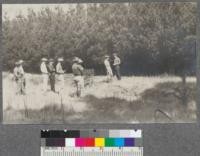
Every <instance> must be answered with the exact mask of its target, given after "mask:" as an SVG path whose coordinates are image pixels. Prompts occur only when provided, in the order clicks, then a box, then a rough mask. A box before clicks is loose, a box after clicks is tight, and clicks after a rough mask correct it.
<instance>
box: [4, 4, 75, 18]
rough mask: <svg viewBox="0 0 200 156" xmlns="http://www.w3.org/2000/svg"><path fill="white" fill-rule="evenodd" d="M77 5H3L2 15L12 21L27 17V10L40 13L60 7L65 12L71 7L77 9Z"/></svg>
mask: <svg viewBox="0 0 200 156" xmlns="http://www.w3.org/2000/svg"><path fill="white" fill-rule="evenodd" d="M75 5H76V4H3V5H2V15H3V16H4V15H5V14H7V16H8V17H9V18H10V19H12V18H14V17H15V16H16V15H19V14H22V15H25V16H26V15H27V10H28V9H29V8H30V9H33V10H34V11H35V12H38V11H40V10H41V9H42V8H46V7H49V8H52V9H54V8H55V7H57V6H59V7H61V8H62V9H63V10H68V9H69V8H70V7H75Z"/></svg>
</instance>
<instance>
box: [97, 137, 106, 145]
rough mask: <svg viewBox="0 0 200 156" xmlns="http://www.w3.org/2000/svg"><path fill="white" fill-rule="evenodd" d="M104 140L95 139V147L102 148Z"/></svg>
mask: <svg viewBox="0 0 200 156" xmlns="http://www.w3.org/2000/svg"><path fill="white" fill-rule="evenodd" d="M104 146H105V139H104V138H95V147H104Z"/></svg>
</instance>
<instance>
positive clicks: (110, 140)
mask: <svg viewBox="0 0 200 156" xmlns="http://www.w3.org/2000/svg"><path fill="white" fill-rule="evenodd" d="M105 146H106V147H113V146H115V139H114V138H105Z"/></svg>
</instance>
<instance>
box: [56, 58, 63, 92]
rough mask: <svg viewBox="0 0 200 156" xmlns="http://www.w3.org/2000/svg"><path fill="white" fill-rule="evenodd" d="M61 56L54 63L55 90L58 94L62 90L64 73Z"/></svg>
mask: <svg viewBox="0 0 200 156" xmlns="http://www.w3.org/2000/svg"><path fill="white" fill-rule="evenodd" d="M63 61H64V60H63V58H58V63H57V65H56V74H57V81H58V83H57V86H58V87H57V88H58V89H57V91H58V93H59V94H60V93H61V92H62V90H63V89H64V84H65V83H64V73H65V71H64V70H63V67H62V62H63Z"/></svg>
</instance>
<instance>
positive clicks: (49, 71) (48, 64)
mask: <svg viewBox="0 0 200 156" xmlns="http://www.w3.org/2000/svg"><path fill="white" fill-rule="evenodd" d="M113 58H114V59H113V61H111V60H110V57H109V56H108V55H106V56H105V60H104V65H105V68H106V72H107V80H108V82H109V81H111V80H112V78H113V76H114V74H113V70H112V67H113V69H114V72H115V75H116V77H117V79H118V80H121V74H120V64H121V61H120V58H119V57H118V56H117V54H116V53H114V54H113ZM63 61H64V59H63V58H62V57H60V58H58V59H57V61H55V60H54V59H52V58H50V59H47V58H42V59H41V64H40V71H41V73H42V84H43V85H42V90H43V92H47V90H48V82H49V84H50V88H51V91H53V92H55V93H58V94H61V93H62V91H63V89H64V86H65V83H64V73H65V70H64V69H63ZM72 61H73V64H72V72H73V75H74V83H75V85H76V95H77V96H78V97H80V96H81V93H82V90H83V88H84V77H83V75H84V67H83V65H82V63H83V60H82V59H80V58H79V57H74V58H73V60H72ZM23 63H24V61H23V60H19V61H17V62H16V63H15V68H14V80H15V82H16V84H17V94H26V90H25V88H26V78H25V72H24V69H23ZM111 63H113V64H112V67H111ZM55 64H56V65H55Z"/></svg>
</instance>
